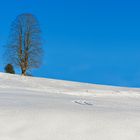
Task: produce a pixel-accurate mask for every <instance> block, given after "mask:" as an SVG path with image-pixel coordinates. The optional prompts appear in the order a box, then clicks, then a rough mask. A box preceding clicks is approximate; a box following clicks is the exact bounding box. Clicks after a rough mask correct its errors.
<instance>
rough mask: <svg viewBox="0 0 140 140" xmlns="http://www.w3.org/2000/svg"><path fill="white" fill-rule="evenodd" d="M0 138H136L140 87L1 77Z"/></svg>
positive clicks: (139, 131) (139, 135)
mask: <svg viewBox="0 0 140 140" xmlns="http://www.w3.org/2000/svg"><path fill="white" fill-rule="evenodd" d="M93 78H94V77H93ZM0 140H140V89H132V88H121V87H111V86H100V85H93V84H84V83H76V82H67V81H61V80H53V79H43V78H33V77H22V76H18V75H10V74H4V73H0Z"/></svg>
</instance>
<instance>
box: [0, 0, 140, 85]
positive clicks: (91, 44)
mask: <svg viewBox="0 0 140 140" xmlns="http://www.w3.org/2000/svg"><path fill="white" fill-rule="evenodd" d="M21 13H32V14H34V15H35V16H36V17H37V18H38V20H39V22H40V26H41V29H42V32H43V33H42V36H43V40H44V41H43V42H44V44H43V48H44V52H45V53H44V54H45V55H44V61H43V65H42V67H41V68H39V69H36V70H33V71H32V73H33V75H34V76H40V77H48V78H56V79H65V80H74V81H80V82H89V83H97V84H107V85H119V86H129V87H140V1H138V0H127V1H126V0H96V1H95V0H4V1H1V3H0V47H1V48H0V60H1V61H0V71H3V67H4V65H5V64H4V63H3V61H4V57H3V52H4V47H3V46H4V44H6V42H7V39H8V35H9V31H10V24H11V22H12V21H13V20H14V19H15V17H16V16H17V15H19V14H21Z"/></svg>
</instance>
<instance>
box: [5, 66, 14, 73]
mask: <svg viewBox="0 0 140 140" xmlns="http://www.w3.org/2000/svg"><path fill="white" fill-rule="evenodd" d="M5 72H6V73H11V74H15V70H14V67H13V66H12V65H11V64H7V65H6V66H5Z"/></svg>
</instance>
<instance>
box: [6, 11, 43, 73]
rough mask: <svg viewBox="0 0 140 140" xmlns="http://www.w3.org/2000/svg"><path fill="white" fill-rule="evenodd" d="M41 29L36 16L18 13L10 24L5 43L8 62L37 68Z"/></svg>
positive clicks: (39, 54)
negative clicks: (8, 34) (6, 42)
mask: <svg viewBox="0 0 140 140" xmlns="http://www.w3.org/2000/svg"><path fill="white" fill-rule="evenodd" d="M41 45H42V41H41V30H40V27H39V23H38V21H37V19H36V17H35V16H34V15H32V14H21V15H19V16H18V17H17V18H16V19H15V20H14V21H13V22H12V25H11V32H10V36H9V40H8V44H7V51H6V52H7V57H8V60H9V61H10V63H12V64H14V65H15V66H17V67H19V68H20V69H21V72H22V75H26V72H27V70H29V69H32V68H38V67H39V66H40V64H41V58H42V47H41Z"/></svg>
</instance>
